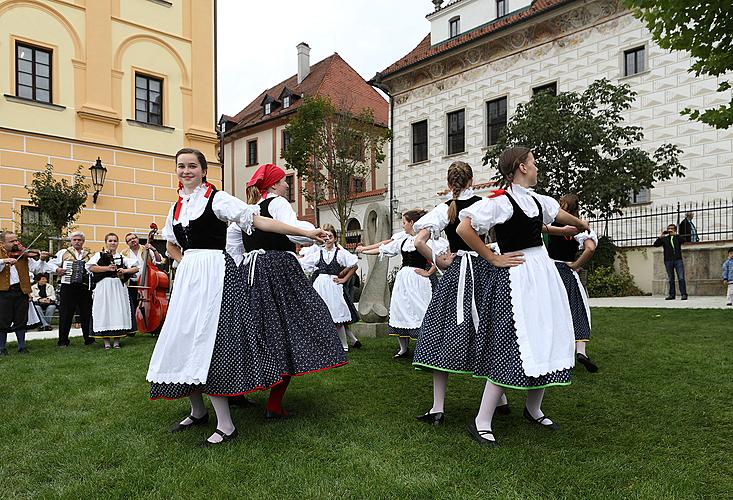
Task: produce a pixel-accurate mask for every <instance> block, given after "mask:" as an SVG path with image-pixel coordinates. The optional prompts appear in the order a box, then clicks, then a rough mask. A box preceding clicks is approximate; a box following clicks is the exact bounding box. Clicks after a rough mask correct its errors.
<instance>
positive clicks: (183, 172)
mask: <svg viewBox="0 0 733 500" xmlns="http://www.w3.org/2000/svg"><path fill="white" fill-rule="evenodd" d="M206 171H207V162H206V158H205V157H204V155H203V154H202V153H201V152H200V151H198V150H196V149H188V148H185V149H181V150H180V151H178V152H177V153H176V174H177V176H178V179H179V181H180V187H179V189H178V201H177V202H176V203H175V204H174V205H173V207H171V210H170V212H169V213H168V217H167V219H166V224H165V227H164V229H163V236H164V237H165V239H166V240H167V253H168V255H170V256H171V257H172V258H173V259H175V260H176V262H178V270H177V273H176V279H175V281H174V282H173V291H172V293H171V298H170V303H169V305H168V314H167V315H166V318H165V322H164V323H163V328H162V330H161V332H160V336H159V337H158V341H157V343H156V345H155V350H154V351H153V355H152V358H151V360H150V367H149V368H148V374H147V380H148V381H149V382H150V383H151V385H150V397H151V398H152V399H157V398H166V399H175V398H181V397H188V398H189V401H190V403H191V413H190V415H189V416H188V417H186V418H185V419H183V420H182V421H181V422H180V423H178V424H176V425H175V426H173V427H172V428H171V432H178V431H183V430H186V429H189V428H191V427H193V426H197V425H204V424H206V423H207V422H208V418H209V416H208V413H207V411H206V407H205V406H204V400H203V397H202V394H208V395H209V399H210V400H211V403H212V405H213V406H214V410H215V411H216V416H217V426H216V431H215V432H214V434H212V435H211V436H209V438H208V439H207V440H206V441H205V442H204V443H203V445H204V446H211V445H215V444H218V443H223V442H226V441H230V440H232V439H234V438H235V437H236V435H237V430H236V428H235V426H234V423H233V422H232V419H231V416H230V413H229V402H228V400H227V397H226V396H232V395H238V394H242V393H244V392H247V391H249V390H251V387H250V385H249V379H248V377H247V373H248V370H249V368H250V367H249V366H248V364H247V363H248V360H247V359H245V356H244V354H243V353H242V350H243V346H245V345H247V343H248V342H249V339H250V337H251V335H250V334H249V330H248V327H249V325H250V323H251V321H250V316H249V313H250V310H249V307H248V303H247V302H246V301H245V300H242V297H244V287H243V283H242V280H241V278H240V274H239V271H238V269H237V267H236V265H235V264H234V261H233V260H232V258H231V256H229V254H227V253H226V251H225V246H226V236H227V223H228V222H229V221H231V222H235V223H236V224H238V225H239V227H241V228H242V229H243V230H245V231H251V230H252V226H254V227H256V228H260V229H266V230H268V231H273V232H280V233H290V234H298V235H302V236H307V237H312V238H317V237H319V236H320V235H321V233H322V232H321V231H320V230H310V231H309V230H305V229H302V228H298V227H293V226H288V225H287V224H283V223H280V222H278V221H274V220H272V219H269V218H265V217H259V216H257V215H256V214H257V213H258V212H259V208H258V207H256V206H251V205H247V204H246V203H244V202H243V201H241V200H239V199H237V198H235V197H233V196H231V195H230V194H228V193H226V192H224V191H217V190H216V189H215V188H214V186H213V185H211V184H209V183H208V182H206Z"/></svg>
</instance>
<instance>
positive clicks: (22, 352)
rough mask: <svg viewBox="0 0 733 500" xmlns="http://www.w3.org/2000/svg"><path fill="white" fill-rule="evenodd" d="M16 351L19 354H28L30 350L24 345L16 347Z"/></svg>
mask: <svg viewBox="0 0 733 500" xmlns="http://www.w3.org/2000/svg"><path fill="white" fill-rule="evenodd" d="M18 352H19V353H20V354H30V351H29V350H28V348H27V347H24V348H22V349H18Z"/></svg>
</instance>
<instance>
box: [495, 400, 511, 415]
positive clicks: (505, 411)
mask: <svg viewBox="0 0 733 500" xmlns="http://www.w3.org/2000/svg"><path fill="white" fill-rule="evenodd" d="M511 412H512V411H511V410H510V409H509V403H507V404H505V405H499V406H497V407H496V410H494V413H496V414H497V415H509V414H510V413H511Z"/></svg>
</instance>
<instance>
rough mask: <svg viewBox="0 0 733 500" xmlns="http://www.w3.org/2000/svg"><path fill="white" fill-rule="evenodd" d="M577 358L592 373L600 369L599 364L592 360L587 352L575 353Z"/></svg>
mask: <svg viewBox="0 0 733 500" xmlns="http://www.w3.org/2000/svg"><path fill="white" fill-rule="evenodd" d="M575 360H576V361H577V362H578V363H580V364H581V365H583V366H585V369H586V370H588V371H589V372H591V373H595V372H597V371H598V365H596V364H595V363H594V362H593V360H591V359H590V358H589V357H588V356H586V355H585V354H581V353H577V354H576V355H575Z"/></svg>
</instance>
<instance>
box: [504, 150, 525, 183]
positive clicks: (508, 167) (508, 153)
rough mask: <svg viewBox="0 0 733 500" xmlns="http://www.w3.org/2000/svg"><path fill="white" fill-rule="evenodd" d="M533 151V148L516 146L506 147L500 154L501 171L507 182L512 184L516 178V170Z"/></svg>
mask: <svg viewBox="0 0 733 500" xmlns="http://www.w3.org/2000/svg"><path fill="white" fill-rule="evenodd" d="M531 152H532V150H531V149H529V148H527V147H524V146H514V147H511V148H507V149H505V150H504V151H503V152H502V153H501V155H500V156H499V173H500V174H501V176H502V177H504V181H505V182H506V183H507V184H511V183H512V181H513V180H514V172H516V170H517V169H518V168H519V165H521V164H522V163H524V162H525V161H527V157H528V156H529V154H530V153H531Z"/></svg>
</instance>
